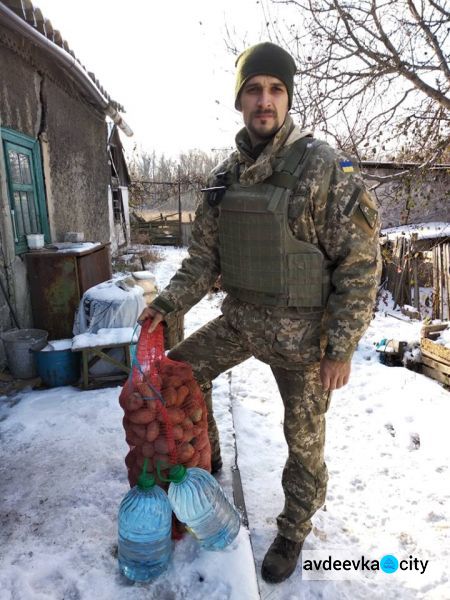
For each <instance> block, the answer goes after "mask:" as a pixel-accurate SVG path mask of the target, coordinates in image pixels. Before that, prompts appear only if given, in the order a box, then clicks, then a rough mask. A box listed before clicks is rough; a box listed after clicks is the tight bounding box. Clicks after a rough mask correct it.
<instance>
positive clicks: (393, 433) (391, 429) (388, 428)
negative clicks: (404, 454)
mask: <svg viewBox="0 0 450 600" xmlns="http://www.w3.org/2000/svg"><path fill="white" fill-rule="evenodd" d="M385 428H386V429H387V430H388V431H389V433H390V434H391V436H392V437H395V429H394V426H393V425H392V423H386V424H385Z"/></svg>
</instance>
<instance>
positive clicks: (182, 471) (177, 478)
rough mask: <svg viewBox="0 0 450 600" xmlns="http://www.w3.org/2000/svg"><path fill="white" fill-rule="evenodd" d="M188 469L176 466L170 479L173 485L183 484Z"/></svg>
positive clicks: (170, 473)
mask: <svg viewBox="0 0 450 600" xmlns="http://www.w3.org/2000/svg"><path fill="white" fill-rule="evenodd" d="M186 473H187V469H186V467H184V466H183V465H175V466H174V467H172V468H171V469H170V471H169V479H170V481H172V482H173V483H181V482H182V481H183V480H184V479H185V477H186Z"/></svg>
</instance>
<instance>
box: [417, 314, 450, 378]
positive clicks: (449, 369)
mask: <svg viewBox="0 0 450 600" xmlns="http://www.w3.org/2000/svg"><path fill="white" fill-rule="evenodd" d="M448 325H449V324H448V323H441V324H439V325H430V326H426V327H424V328H423V329H422V335H423V336H424V337H422V339H421V340H420V350H421V352H422V372H423V374H424V375H428V377H431V378H432V379H435V380H436V381H439V382H440V383H443V384H444V385H446V386H448V387H450V348H446V347H445V346H442V345H441V344H437V343H436V342H434V341H433V340H432V339H430V337H435V336H436V334H437V333H439V332H440V331H443V330H444V329H447V327H448Z"/></svg>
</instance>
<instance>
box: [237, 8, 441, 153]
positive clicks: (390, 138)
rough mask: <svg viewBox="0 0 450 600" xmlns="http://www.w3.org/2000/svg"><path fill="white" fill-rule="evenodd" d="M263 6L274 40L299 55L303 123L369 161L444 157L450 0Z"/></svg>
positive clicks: (298, 102) (297, 99)
mask: <svg viewBox="0 0 450 600" xmlns="http://www.w3.org/2000/svg"><path fill="white" fill-rule="evenodd" d="M280 5H283V10H282V11H281V10H280ZM262 7H263V10H264V13H265V17H266V27H267V33H268V35H269V38H270V39H271V40H273V41H274V42H276V43H278V44H280V45H281V46H284V47H285V48H286V49H287V50H288V51H289V52H290V53H291V54H293V55H294V57H295V58H296V62H297V65H298V72H297V77H296V86H295V91H294V105H293V112H295V113H297V120H299V121H300V123H301V124H302V125H303V126H305V127H306V126H310V127H313V128H314V129H316V130H319V131H321V135H322V136H326V137H328V138H329V139H332V140H333V141H334V143H335V144H336V145H337V146H338V147H340V148H342V149H345V150H347V151H350V152H351V153H353V154H356V155H357V156H358V157H359V158H361V159H374V160H377V159H381V158H382V159H384V160H386V159H388V158H390V159H394V158H395V159H396V160H404V161H405V160H412V161H419V162H421V163H423V164H424V165H428V164H431V163H435V162H437V161H439V160H442V159H443V157H444V153H445V151H446V148H447V149H448V146H449V142H450V137H449V135H450V96H449V91H450V67H449V45H450V26H449V23H450V10H449V5H448V2H447V0H262ZM277 10H278V14H277V15H275V16H274V14H273V13H274V11H277ZM281 14H283V15H284V17H283V20H280V15H281ZM229 46H231V47H232V50H234V51H235V52H236V53H237V52H238V49H237V48H235V47H234V48H233V44H232V43H231V44H230V43H229Z"/></svg>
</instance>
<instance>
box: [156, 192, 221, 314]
mask: <svg viewBox="0 0 450 600" xmlns="http://www.w3.org/2000/svg"><path fill="white" fill-rule="evenodd" d="M188 253H189V256H188V257H187V258H185V259H184V260H183V262H182V264H181V267H180V268H179V269H178V271H177V272H176V273H175V275H174V276H173V277H172V279H171V280H170V282H169V285H168V286H167V287H166V288H165V289H164V290H163V291H162V292H161V294H159V295H158V296H157V297H156V298H155V300H154V301H153V302H152V304H151V306H152V308H156V310H159V311H160V312H162V313H163V314H166V313H169V312H172V311H174V310H183V311H184V312H187V311H188V310H189V309H190V308H191V307H192V306H194V304H197V302H199V301H200V300H201V299H202V298H203V296H204V295H205V294H206V293H207V292H208V290H209V289H210V288H211V286H212V285H213V283H214V282H215V281H216V279H217V277H218V275H219V272H220V261H219V251H218V232H217V209H212V208H211V207H210V206H209V205H208V203H207V201H206V200H203V202H202V203H201V204H200V205H199V206H198V208H197V210H196V212H195V221H194V225H193V228H192V239H191V243H190V245H189V248H188Z"/></svg>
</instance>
